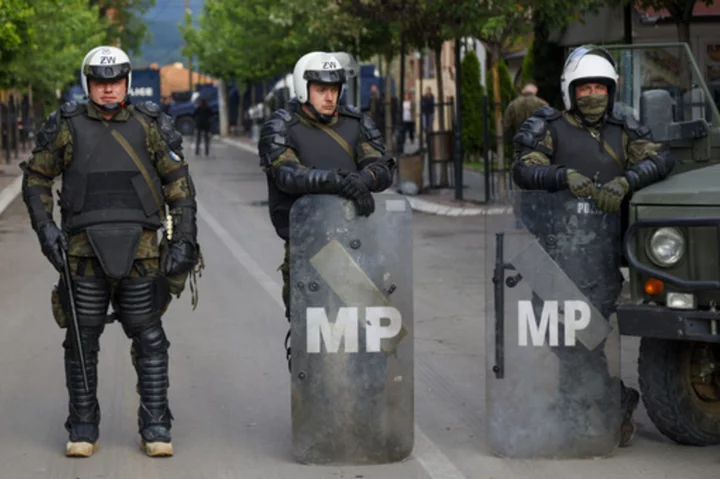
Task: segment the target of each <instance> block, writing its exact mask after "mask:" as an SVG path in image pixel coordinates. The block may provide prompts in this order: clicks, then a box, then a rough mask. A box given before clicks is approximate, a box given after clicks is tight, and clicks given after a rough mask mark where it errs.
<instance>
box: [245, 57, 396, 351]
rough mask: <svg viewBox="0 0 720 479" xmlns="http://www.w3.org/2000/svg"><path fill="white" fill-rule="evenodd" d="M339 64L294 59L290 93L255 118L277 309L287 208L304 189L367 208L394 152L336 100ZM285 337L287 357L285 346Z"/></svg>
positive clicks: (342, 75)
mask: <svg viewBox="0 0 720 479" xmlns="http://www.w3.org/2000/svg"><path fill="white" fill-rule="evenodd" d="M345 82H346V69H345V68H344V66H343V65H342V64H341V63H340V61H339V60H338V58H336V57H335V56H333V55H332V54H328V53H324V52H312V53H309V54H307V55H305V56H303V57H302V58H300V60H298V62H297V63H296V64H295V69H294V72H293V83H294V87H295V94H296V98H293V99H292V100H290V101H289V102H288V105H287V108H286V109H280V110H276V111H275V112H274V113H273V114H272V116H271V117H270V118H269V119H268V120H267V121H266V122H265V124H264V125H263V128H262V131H261V134H260V142H259V145H258V150H259V154H260V166H261V167H262V169H263V171H264V172H265V173H266V174H267V183H268V196H269V209H270V219H271V221H272V223H273V226H274V227H275V230H276V232H277V234H278V236H280V238H282V239H283V240H285V260H284V262H283V264H282V266H281V267H280V270H281V272H282V277H283V302H284V303H285V316H286V318H287V319H288V321H289V320H290V314H289V311H288V305H289V296H290V294H289V284H288V283H289V274H290V273H289V266H290V264H289V247H288V240H289V214H290V208H291V207H292V205H293V203H294V201H295V200H296V199H297V198H298V197H300V196H302V195H306V194H330V195H338V196H341V197H344V198H348V199H350V200H352V201H353V202H354V204H355V205H356V208H357V213H358V214H359V215H361V216H369V215H370V214H372V213H373V212H374V211H375V201H374V199H373V196H372V192H379V191H383V190H385V189H386V188H388V187H389V186H390V185H391V184H392V179H393V171H394V166H395V162H394V159H392V158H388V156H387V154H386V148H385V144H384V142H383V139H382V135H381V134H380V131H378V129H377V128H376V126H375V124H374V123H373V122H372V120H371V119H370V118H369V117H368V116H366V115H363V114H362V113H360V112H359V111H358V110H357V109H355V108H354V107H351V106H342V107H339V106H338V99H339V97H340V95H341V94H342V90H343V89H344V85H345ZM289 338H290V333H289V332H288V335H287V337H286V339H285V341H286V349H287V357H288V365H289V361H290V348H289V347H288V346H287V342H288V340H289Z"/></svg>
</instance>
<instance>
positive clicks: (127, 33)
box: [56, 0, 179, 55]
mask: <svg viewBox="0 0 720 479" xmlns="http://www.w3.org/2000/svg"><path fill="white" fill-rule="evenodd" d="M176 1H179V0H176ZM56 3H58V8H60V6H59V2H57V1H56ZM89 3H90V6H91V7H94V8H96V10H95V11H96V12H97V14H98V16H99V18H100V19H101V20H103V21H105V20H110V21H108V22H107V29H106V33H107V36H106V38H105V41H106V43H109V44H115V45H118V46H119V47H121V48H122V49H123V50H125V51H126V52H127V53H128V55H129V54H133V53H139V52H140V50H141V49H142V46H143V45H144V44H145V42H146V40H148V39H149V38H150V34H149V32H148V29H147V25H146V24H145V20H144V15H145V14H146V13H147V12H148V10H150V9H151V8H152V7H154V6H155V0H132V1H129V0H90V2H89ZM62 10H63V16H65V13H64V12H65V7H64V4H63V7H62ZM109 17H112V19H110V18H109Z"/></svg>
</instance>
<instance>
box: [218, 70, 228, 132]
mask: <svg viewBox="0 0 720 479" xmlns="http://www.w3.org/2000/svg"><path fill="white" fill-rule="evenodd" d="M218 115H219V118H218V121H219V122H220V125H219V126H220V136H228V127H229V124H228V123H229V122H228V96H227V86H226V85H225V81H224V80H222V79H220V85H219V88H218Z"/></svg>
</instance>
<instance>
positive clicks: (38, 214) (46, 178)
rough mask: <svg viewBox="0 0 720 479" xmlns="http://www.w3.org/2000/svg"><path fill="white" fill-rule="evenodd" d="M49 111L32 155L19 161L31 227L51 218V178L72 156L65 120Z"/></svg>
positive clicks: (68, 130) (67, 163)
mask: <svg viewBox="0 0 720 479" xmlns="http://www.w3.org/2000/svg"><path fill="white" fill-rule="evenodd" d="M57 115H58V113H53V114H52V115H50V117H48V119H47V121H46V122H45V124H44V125H43V126H42V128H41V129H40V131H38V134H37V138H36V141H35V147H34V148H33V151H32V155H31V157H30V159H29V160H28V161H24V162H22V163H21V164H20V168H22V170H23V183H22V196H23V201H24V202H25V205H26V206H27V209H28V213H29V215H30V221H31V223H32V227H33V229H36V228H37V226H38V225H39V224H40V223H43V222H45V221H48V220H52V214H53V196H52V186H53V182H54V179H55V178H56V177H57V176H59V175H61V174H62V172H63V171H64V170H65V168H67V166H68V165H69V164H70V160H71V158H72V135H71V132H70V127H69V125H68V124H67V122H65V121H62V120H61V119H59V117H58V116H57Z"/></svg>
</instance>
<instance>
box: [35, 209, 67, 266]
mask: <svg viewBox="0 0 720 479" xmlns="http://www.w3.org/2000/svg"><path fill="white" fill-rule="evenodd" d="M37 235H38V239H39V240H40V248H41V249H42V252H43V254H44V255H45V257H46V258H47V259H48V260H49V261H50V263H52V265H53V266H54V267H55V269H56V270H57V272H58V273H62V270H63V256H62V253H63V252H64V251H67V249H68V243H67V238H66V237H65V233H63V232H62V230H61V229H60V228H58V226H57V225H56V224H55V222H54V221H51V220H50V221H46V222H44V223H42V224H40V225H38V227H37Z"/></svg>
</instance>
